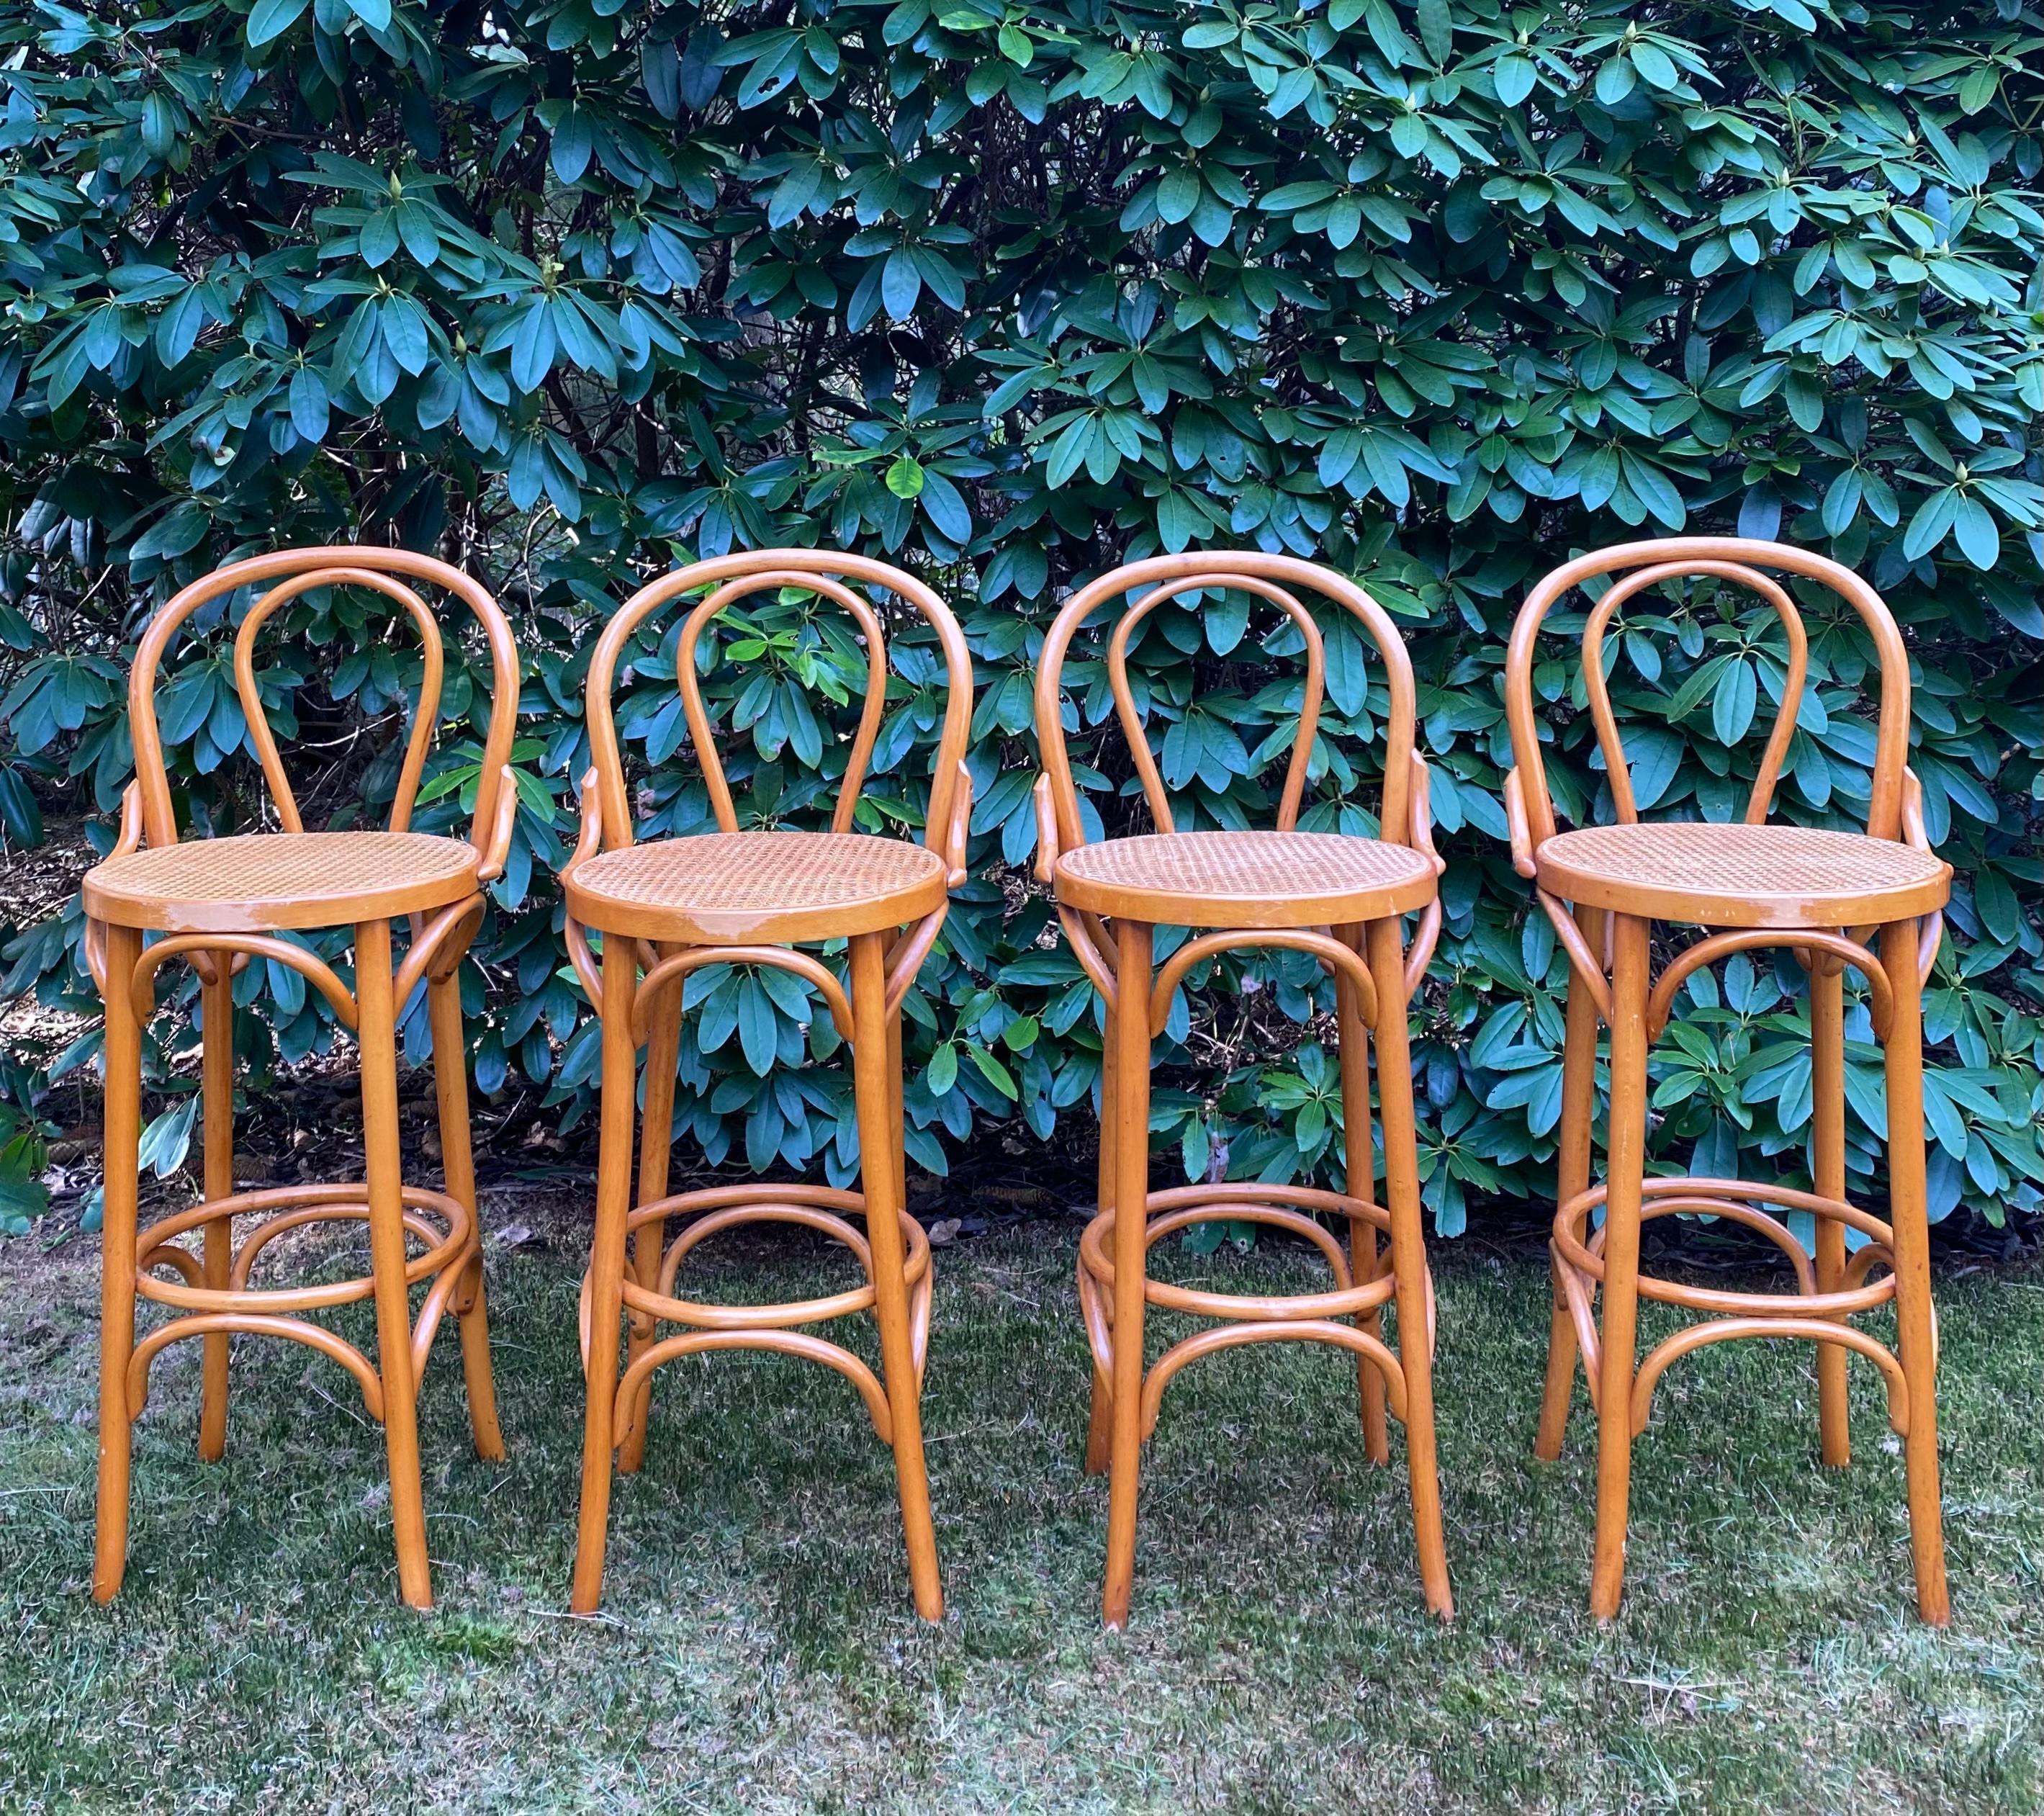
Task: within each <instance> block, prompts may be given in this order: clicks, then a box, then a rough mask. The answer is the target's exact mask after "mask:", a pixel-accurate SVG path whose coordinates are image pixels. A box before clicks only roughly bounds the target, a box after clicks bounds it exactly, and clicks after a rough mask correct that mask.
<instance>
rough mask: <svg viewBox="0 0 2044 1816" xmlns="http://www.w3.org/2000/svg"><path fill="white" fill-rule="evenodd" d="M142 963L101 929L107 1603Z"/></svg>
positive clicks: (127, 1421) (96, 1578) (128, 944)
mask: <svg viewBox="0 0 2044 1816" xmlns="http://www.w3.org/2000/svg"><path fill="white" fill-rule="evenodd" d="M141 956H142V936H141V935H140V933H137V932H136V930H135V929H133V928H132V927H120V926H109V928H108V929H106V1047H105V1053H104V1064H105V1065H106V1112H105V1114H106V1160H105V1169H106V1170H105V1172H104V1175H103V1179H104V1185H103V1187H102V1198H103V1201H104V1208H103V1210H102V1214H101V1215H102V1222H101V1233H100V1248H101V1251H102V1254H103V1256H104V1257H105V1260H104V1263H103V1266H102V1273H101V1278H100V1287H99V1509H98V1516H99V1517H98V1532H97V1535H96V1538H95V1541H94V1552H93V1568H92V1593H93V1595H94V1599H96V1600H98V1601H102V1602H110V1601H111V1600H112V1599H113V1597H114V1595H116V1594H117V1592H118V1591H119V1590H120V1587H121V1573H122V1572H124V1571H125V1569H126V1568H127V1564H128V1466H129V1453H130V1451H131V1449H132V1448H133V1429H132V1428H133V1418H132V1417H131V1414H130V1412H129V1404H128V1360H129V1357H130V1356H133V1354H134V1352H135V1218H136V1196H137V1193H138V1188H139V1187H140V1172H141V1158H140V1155H141V1145H142V1029H141V1025H140V1023H138V1022H136V1019H135V1009H134V1005H133V1002H132V1001H131V1000H130V998H129V988H128V982H129V979H130V978H132V977H133V975H135V964H136V960H138V959H140V957H141Z"/></svg>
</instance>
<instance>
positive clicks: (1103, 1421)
mask: <svg viewBox="0 0 2044 1816" xmlns="http://www.w3.org/2000/svg"><path fill="white" fill-rule="evenodd" d="M1114 1164H1115V1162H1114V1022H1113V1018H1112V1016H1110V1017H1109V1018H1108V1028H1107V1037H1106V1039H1105V1041H1102V1042H1101V1054H1100V1168H1099V1179H1100V1185H1099V1188H1098V1189H1099V1195H1100V1203H1099V1206H1098V1208H1099V1209H1100V1210H1112V1209H1113V1208H1114ZM1113 1327H1114V1325H1113V1314H1112V1310H1110V1311H1109V1313H1108V1329H1110V1330H1112V1329H1113ZM1086 1353H1087V1356H1088V1357H1089V1360H1091V1361H1092V1368H1091V1370H1090V1372H1091V1374H1092V1376H1093V1403H1092V1406H1091V1407H1090V1409H1089V1411H1088V1412H1087V1414H1086V1441H1085V1472H1086V1474H1087V1475H1089V1476H1098V1475H1100V1474H1101V1473H1102V1472H1104V1471H1105V1469H1106V1468H1107V1460H1108V1454H1109V1452H1111V1451H1112V1449H1113V1447H1114V1445H1113V1440H1114V1384H1113V1383H1112V1382H1111V1381H1109V1380H1108V1378H1107V1376H1106V1375H1105V1373H1104V1372H1102V1371H1101V1366H1100V1362H1099V1360H1098V1359H1097V1357H1094V1356H1093V1345H1092V1344H1091V1342H1090V1341H1089V1342H1088V1344H1087V1345H1086Z"/></svg>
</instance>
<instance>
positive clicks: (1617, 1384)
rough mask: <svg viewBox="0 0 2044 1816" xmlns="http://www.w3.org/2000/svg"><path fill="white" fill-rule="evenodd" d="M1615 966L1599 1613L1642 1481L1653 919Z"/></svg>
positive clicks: (1632, 933)
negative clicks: (1638, 1393)
mask: <svg viewBox="0 0 2044 1816" xmlns="http://www.w3.org/2000/svg"><path fill="white" fill-rule="evenodd" d="M1616 922H1617V925H1616V930H1615V935H1614V939H1613V948H1614V951H1613V960H1612V1014H1613V1015H1614V1017H1615V1018H1616V1019H1615V1020H1614V1022H1613V1023H1612V1030H1611V1138H1610V1168H1609V1171H1608V1173H1607V1174H1606V1175H1605V1191H1606V1197H1605V1201H1604V1295H1603V1306H1602V1319H1601V1335H1600V1345H1599V1346H1600V1349H1601V1350H1602V1352H1603V1354H1602V1356H1601V1358H1600V1360H1601V1362H1602V1371H1601V1378H1600V1384H1599V1387H1598V1391H1597V1513H1596V1562H1595V1564H1594V1566H1593V1569H1592V1572H1591V1576H1590V1612H1591V1613H1592V1614H1594V1615H1596V1618H1598V1619H1599V1620H1600V1621H1608V1620H1609V1619H1610V1618H1612V1616H1613V1615H1614V1614H1616V1613H1617V1612H1618V1602H1619V1594H1620V1591H1621V1590H1622V1588H1623V1583H1624V1579H1625V1522H1626V1511H1627V1503H1628V1501H1629V1499H1630V1497H1631V1486H1632V1376H1633V1369H1634V1364H1635V1360H1636V1355H1637V1344H1638V1337H1639V1208H1640V1201H1641V1194H1640V1186H1641V1183H1642V1179H1643V1177H1644V1175H1645V1172H1646V994H1647V964H1648V952H1647V932H1648V926H1647V923H1646V921H1643V920H1641V919H1640V918H1638V917H1637V916H1636V915H1631V914H1621V915H1619V916H1617V917H1616Z"/></svg>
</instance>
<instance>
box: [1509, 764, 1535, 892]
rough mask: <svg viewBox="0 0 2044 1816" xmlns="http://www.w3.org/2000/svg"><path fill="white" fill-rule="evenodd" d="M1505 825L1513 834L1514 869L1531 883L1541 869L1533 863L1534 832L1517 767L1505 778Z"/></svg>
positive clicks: (1524, 790) (1523, 785)
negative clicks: (1529, 822) (1527, 817)
mask: <svg viewBox="0 0 2044 1816" xmlns="http://www.w3.org/2000/svg"><path fill="white" fill-rule="evenodd" d="M1504 823H1505V825H1506V826H1507V827H1508V828H1509V829H1510V831H1511V833H1512V868H1513V869H1514V870H1516V871H1518V872H1519V874H1520V875H1521V876H1523V877H1524V878H1525V879H1526V880H1527V882H1528V883H1531V881H1532V880H1533V879H1534V878H1535V877H1536V876H1538V875H1539V874H1540V869H1539V865H1538V864H1535V862H1534V861H1533V830H1532V828H1531V826H1529V825H1527V823H1526V784H1525V783H1523V782H1522V781H1520V779H1519V771H1518V769H1517V768H1516V766H1515V767H1514V768H1512V770H1511V771H1509V772H1508V774H1507V775H1506V776H1505V778H1504Z"/></svg>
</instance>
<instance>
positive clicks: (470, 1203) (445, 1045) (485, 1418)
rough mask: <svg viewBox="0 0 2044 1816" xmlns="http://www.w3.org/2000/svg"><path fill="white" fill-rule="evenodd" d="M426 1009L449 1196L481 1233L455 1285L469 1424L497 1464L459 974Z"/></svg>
mask: <svg viewBox="0 0 2044 1816" xmlns="http://www.w3.org/2000/svg"><path fill="white" fill-rule="evenodd" d="M426 1014H427V1018H428V1020H429V1021H430V1022H431V1023H432V1030H433V1093H434V1095H435V1096H436V1098H437V1099H438V1100H439V1104H440V1168H441V1172H442V1174H443V1175H444V1178H445V1179H446V1181H447V1191H448V1197H449V1198H453V1199H454V1200H455V1202H457V1203H459V1204H460V1205H461V1206H463V1209H465V1210H467V1213H468V1216H469V1222H470V1224H471V1226H472V1227H473V1228H474V1230H475V1232H476V1251H475V1258H474V1260H472V1261H471V1262H470V1263H469V1264H468V1266H467V1268H464V1269H463V1272H462V1278H461V1283H460V1284H459V1286H458V1287H456V1288H455V1294H454V1300H453V1304H454V1310H455V1317H456V1318H457V1319H458V1320H459V1324H460V1328H461V1370H462V1378H463V1381H464V1382H465V1383H467V1389H468V1423H469V1429H470V1430H471V1432H472V1433H474V1437H475V1453H476V1455H477V1456H481V1457H484V1458H486V1459H487V1460H489V1461H490V1462H493V1463H498V1462H501V1461H502V1460H503V1458H504V1433H503V1429H502V1428H501V1426H500V1425H498V1422H497V1384H496V1381H495V1378H494V1376H493V1375H492V1374H491V1372H490V1314H489V1310H488V1308H487V1306H486V1305H485V1303H484V1302H483V1292H482V1223H481V1221H480V1220H479V1218H478V1216H477V1212H476V1202H475V1157H474V1152H473V1150H472V1149H471V1147H470V1145H469V1132H468V1042H467V1039H466V1038H465V1037H463V1033H462V1026H461V980H460V977H459V974H458V973H457V975H455V976H452V977H445V978H442V979H439V980H438V981H437V982H435V983H428V985H427V987H426Z"/></svg>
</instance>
